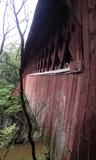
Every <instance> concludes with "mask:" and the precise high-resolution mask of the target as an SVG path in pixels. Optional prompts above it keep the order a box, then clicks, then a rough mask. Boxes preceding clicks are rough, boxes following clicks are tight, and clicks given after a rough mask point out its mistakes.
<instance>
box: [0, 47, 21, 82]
mask: <svg viewBox="0 0 96 160" xmlns="http://www.w3.org/2000/svg"><path fill="white" fill-rule="evenodd" d="M17 51H18V49H16V48H15V49H14V48H12V47H11V48H10V49H8V50H7V51H6V52H4V53H3V54H2V55H1V56H0V85H2V84H6V83H9V84H16V83H17V82H18V81H19V71H18V69H17V68H19V65H20V60H19V58H20V57H19V56H18V55H17ZM12 53H13V54H12ZM18 57H19V58H18Z"/></svg>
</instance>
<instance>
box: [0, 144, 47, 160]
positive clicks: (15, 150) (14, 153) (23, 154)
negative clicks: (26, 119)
mask: <svg viewBox="0 0 96 160" xmlns="http://www.w3.org/2000/svg"><path fill="white" fill-rule="evenodd" d="M45 153H46V149H45V147H44V145H42V144H36V155H37V157H38V158H37V160H41V159H42V160H45ZM3 155H4V150H3V151H1V150H0V158H1V160H2V158H3ZM5 160H32V158H31V147H30V145H29V144H26V145H14V146H12V147H11V149H10V151H9V153H8V154H7V157H6V159H5Z"/></svg>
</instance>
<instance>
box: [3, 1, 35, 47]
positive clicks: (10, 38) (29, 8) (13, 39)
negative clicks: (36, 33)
mask: <svg viewBox="0 0 96 160" xmlns="http://www.w3.org/2000/svg"><path fill="white" fill-rule="evenodd" d="M6 1H7V0H0V21H1V24H0V44H1V42H2V36H3V20H4V10H5V4H6ZM37 2H38V0H27V1H26V3H25V4H26V5H25V8H26V14H28V15H29V22H28V27H27V31H26V34H25V37H24V38H25V40H26V39H27V36H28V33H29V30H30V25H31V24H32V20H33V17H34V12H35V8H36V5H37ZM21 4H22V0H15V7H16V11H18V10H19V8H20V6H21ZM24 13H25V12H24V9H22V11H21V12H20V13H19V14H18V19H19V21H20V22H22V21H23V19H24ZM25 25H26V24H25V22H22V23H20V28H21V31H22V32H23V30H24V29H25ZM8 26H10V27H9V28H12V27H14V26H16V23H15V18H14V15H13V12H12V8H11V7H10V6H9V7H7V11H6V18H5V25H4V30H5V31H6V29H7V27H8ZM19 40H20V38H19V34H18V31H17V29H16V28H15V29H14V30H12V31H11V32H10V33H9V34H8V35H7V37H6V43H5V46H7V45H8V44H10V43H19Z"/></svg>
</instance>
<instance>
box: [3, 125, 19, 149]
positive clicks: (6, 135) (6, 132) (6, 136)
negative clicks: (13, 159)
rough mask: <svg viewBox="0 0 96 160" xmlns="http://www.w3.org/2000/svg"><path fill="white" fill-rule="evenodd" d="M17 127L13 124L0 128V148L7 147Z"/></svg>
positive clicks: (13, 137) (11, 141)
mask: <svg viewBox="0 0 96 160" xmlns="http://www.w3.org/2000/svg"><path fill="white" fill-rule="evenodd" d="M16 132H17V128H16V125H15V124H13V125H12V126H11V127H6V128H4V129H3V130H0V148H5V147H8V146H9V145H10V144H11V143H13V141H14V140H15V137H16Z"/></svg>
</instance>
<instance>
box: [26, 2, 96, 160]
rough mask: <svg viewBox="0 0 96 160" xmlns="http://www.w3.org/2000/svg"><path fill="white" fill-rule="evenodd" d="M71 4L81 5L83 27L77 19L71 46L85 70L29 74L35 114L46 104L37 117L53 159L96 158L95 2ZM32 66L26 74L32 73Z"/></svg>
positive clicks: (32, 105)
mask: <svg viewBox="0 0 96 160" xmlns="http://www.w3.org/2000/svg"><path fill="white" fill-rule="evenodd" d="M76 3H77V5H76ZM72 5H73V8H74V10H75V5H76V6H78V10H75V16H77V17H76V19H77V20H79V22H80V25H81V28H80V26H79V25H78V24H77V23H76V30H75V33H74V35H73V36H72V41H71V44H70V48H71V51H72V55H73V57H74V62H75V65H76V63H77V61H78V60H81V62H82V63H83V71H82V72H77V73H74V74H73V73H72V72H71V73H70V74H57V75H45V76H44V75H42V76H40V75H39V76H38V75H37V76H36V75H34V76H33V75H31V74H27V75H26V82H25V93H26V95H27V98H28V101H29V104H30V107H31V110H32V112H33V113H34V114H36V113H38V111H39V110H40V108H42V107H43V106H45V107H44V108H43V109H42V110H41V111H40V113H39V114H38V116H37V121H38V124H39V126H40V129H41V133H42V136H43V140H44V142H45V143H46V144H47V146H48V147H49V150H50V155H51V160H65V159H66V160H70V159H71V160H96V2H95V0H81V1H80V0H76V1H75V0H74V4H72ZM76 11H77V12H78V13H77V15H76ZM76 19H75V22H76ZM73 21H74V20H73ZM78 39H79V40H78ZM76 42H78V43H76ZM82 49H83V51H82ZM59 55H60V53H59ZM32 66H33V65H32V63H30V64H29V65H28V67H27V68H26V70H25V72H24V74H26V73H31V71H33V68H32ZM70 66H71V65H70ZM72 66H74V63H73V65H72ZM73 68H74V67H73ZM34 69H35V66H34ZM75 69H76V67H75ZM71 71H73V69H72V70H71ZM75 71H76V70H75Z"/></svg>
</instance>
